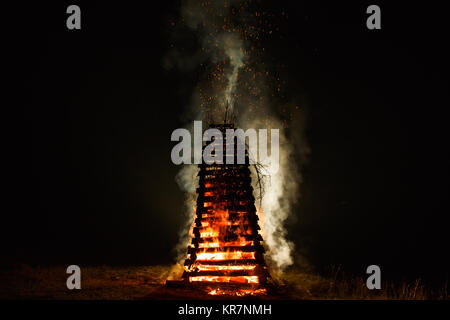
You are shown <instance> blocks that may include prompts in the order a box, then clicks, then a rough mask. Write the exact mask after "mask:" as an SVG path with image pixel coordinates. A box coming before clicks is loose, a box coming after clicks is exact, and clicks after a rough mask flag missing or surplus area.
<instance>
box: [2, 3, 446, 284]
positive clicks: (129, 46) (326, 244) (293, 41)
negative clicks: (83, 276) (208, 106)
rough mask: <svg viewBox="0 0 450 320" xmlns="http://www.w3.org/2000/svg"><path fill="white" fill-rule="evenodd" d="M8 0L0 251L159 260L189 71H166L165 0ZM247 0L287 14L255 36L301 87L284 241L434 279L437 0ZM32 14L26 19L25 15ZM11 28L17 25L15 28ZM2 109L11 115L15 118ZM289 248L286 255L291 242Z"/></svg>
mask: <svg viewBox="0 0 450 320" xmlns="http://www.w3.org/2000/svg"><path fill="white" fill-rule="evenodd" d="M69 4H72V3H64V2H62V3H59V4H34V5H33V6H29V5H25V4H24V5H23V7H22V8H20V9H17V11H16V12H15V13H17V14H18V15H17V16H18V17H17V18H16V19H15V24H14V25H12V28H11V30H12V33H14V32H19V31H24V33H23V34H22V35H21V36H20V37H19V36H18V37H17V39H16V40H17V42H20V47H19V46H18V47H17V48H20V50H19V51H18V54H17V55H16V57H15V59H13V60H11V64H13V66H17V67H18V71H17V72H18V76H19V83H18V88H19V94H18V95H17V96H16V99H15V101H16V102H19V103H18V107H17V110H18V111H19V112H18V113H19V115H18V116H17V117H16V118H15V119H18V121H17V122H18V123H17V125H16V124H14V130H13V131H11V132H12V133H11V134H10V135H9V136H10V137H11V139H9V141H10V143H11V146H12V151H11V152H10V153H9V155H10V157H9V158H11V159H12V162H13V165H12V166H10V167H6V168H5V171H6V175H8V177H9V176H12V179H8V180H7V181H8V189H9V190H10V191H12V196H11V197H8V198H9V199H8V200H7V201H6V203H7V204H10V205H11V206H10V209H7V210H5V212H4V215H5V216H6V220H5V221H4V224H2V227H3V228H2V229H3V230H4V232H3V233H2V235H3V236H4V237H5V239H4V241H2V245H3V246H4V248H3V249H2V255H3V256H4V257H2V261H3V262H6V263H18V262H24V263H29V264H33V265H36V264H41V265H46V264H63V265H69V264H78V265H87V264H90V265H96V264H112V265H119V264H120V265H133V264H158V263H167V264H168V263H171V262H173V251H172V249H173V248H174V246H175V245H176V243H177V241H178V232H179V230H180V228H181V226H182V224H183V221H184V216H183V199H184V196H183V194H182V192H181V191H180V190H179V188H178V186H177V185H176V183H175V175H176V173H177V171H178V169H179V168H178V167H177V166H175V165H173V164H172V163H171V161H170V150H171V148H172V146H173V144H172V143H171V142H170V134H171V132H172V131H173V130H174V129H176V128H178V127H180V126H181V122H180V114H181V113H182V112H183V110H184V108H185V106H186V105H187V104H188V102H189V98H190V95H191V92H192V88H193V87H194V86H195V80H196V77H197V75H195V74H193V75H189V74H179V73H175V72H169V71H166V70H165V69H164V68H163V67H162V60H163V58H164V55H165V54H166V52H167V50H168V46H169V42H168V40H167V39H168V31H167V21H168V19H170V18H171V17H173V16H174V15H176V14H177V12H178V6H179V3H178V2H175V3H170V2H160V3H157V2H147V3H146V4H144V3H130V2H122V3H114V4H112V3H109V2H104V3H96V4H93V3H85V2H81V3H79V4H80V7H81V10H82V29H81V30H80V31H69V30H67V29H66V26H65V23H66V21H65V20H66V17H67V15H66V14H65V10H66V8H67V6H68V5H69ZM369 4H372V3H364V2H362V3H359V4H357V3H356V2H355V3H353V2H352V3H351V2H345V3H344V2H343V1H333V2H331V1H330V3H328V2H322V1H272V2H270V1H263V5H264V6H267V8H268V9H270V10H273V11H275V12H280V11H281V10H285V11H286V12H287V13H288V14H289V21H288V22H287V25H285V26H284V27H283V29H282V32H284V36H285V38H284V40H282V41H281V40H280V41H277V43H276V45H274V46H273V48H270V47H269V48H268V50H271V49H272V52H273V55H274V57H275V59H278V60H280V61H283V62H284V63H285V64H287V65H288V66H289V70H290V73H289V75H287V77H288V79H287V80H288V82H289V81H291V83H301V86H302V88H303V89H304V90H305V91H306V92H307V94H308V101H309V104H310V105H309V109H308V110H309V111H308V130H307V132H306V134H307V139H308V142H309V144H310V147H311V150H312V153H311V156H310V159H309V164H308V166H307V167H305V169H304V170H303V175H304V182H303V184H302V186H301V190H302V197H301V201H300V202H299V205H298V206H297V207H296V208H295V212H294V213H293V218H292V219H291V220H290V221H289V227H288V229H289V238H290V239H291V240H292V241H294V242H295V243H296V245H297V248H298V252H300V251H301V252H303V254H305V255H306V257H307V258H308V261H309V263H310V264H311V265H312V266H313V267H314V268H316V269H317V270H323V269H324V268H326V267H327V266H329V265H332V264H341V265H342V266H343V269H344V270H346V271H347V272H350V273H354V274H364V273H365V268H366V267H367V266H368V265H370V264H378V265H380V266H381V268H382V271H383V274H384V275H385V276H386V277H388V278H389V277H390V278H394V279H400V278H402V277H425V278H426V279H429V280H436V281H438V282H441V283H442V281H443V279H445V277H446V276H447V274H448V270H450V268H449V267H450V263H449V258H448V239H447V238H448V235H447V232H448V218H447V215H448V212H449V210H448V202H447V199H448V180H447V178H448V153H447V148H448V143H447V122H448V120H447V116H446V110H447V108H448V88H449V86H448V74H447V73H445V72H444V65H443V64H442V62H443V61H444V60H445V59H444V58H446V54H445V50H444V48H445V42H446V41H447V38H448V33H447V32H446V31H445V30H444V26H445V19H444V16H443V12H444V10H443V8H441V7H440V6H439V5H437V4H434V5H433V4H428V3H427V4H426V5H425V4H423V5H422V6H414V5H412V4H410V3H409V2H402V3H401V2H396V5H394V4H384V3H378V4H379V5H380V7H381V11H382V30H375V31H371V30H368V29H367V28H366V26H365V20H366V17H367V14H366V13H365V9H366V8H367V5H369ZM30 23H31V25H30ZM14 26H16V27H17V26H18V27H17V28H16V27H14ZM14 123H15V122H14ZM298 256H299V255H298Z"/></svg>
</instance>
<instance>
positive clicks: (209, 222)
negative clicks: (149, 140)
mask: <svg viewBox="0 0 450 320" xmlns="http://www.w3.org/2000/svg"><path fill="white" fill-rule="evenodd" d="M210 127H211V128H216V129H219V130H220V131H221V132H222V133H223V136H224V137H225V136H226V135H225V131H226V130H227V129H234V127H233V125H232V124H227V123H225V124H215V125H210ZM224 139H225V141H223V142H224V143H223V144H222V147H223V154H226V149H227V148H226V147H227V144H230V143H233V144H235V146H236V143H237V141H236V139H234V141H226V138H224ZM233 150H234V154H231V155H230V154H226V156H227V157H234V158H235V161H234V163H237V161H236V157H237V152H236V150H237V148H236V147H235V148H233ZM199 168H200V171H199V174H198V176H199V187H198V188H197V193H198V197H197V209H196V218H195V221H194V228H193V232H192V234H193V237H192V239H191V242H190V244H189V245H188V248H187V259H186V260H185V262H184V268H185V270H184V273H183V276H182V278H183V283H184V284H191V285H205V284H212V283H213V284H217V285H220V286H224V287H227V288H229V286H230V285H231V286H233V285H238V286H243V285H244V286H245V285H249V286H252V288H254V289H255V290H256V289H257V288H258V287H264V285H265V284H266V283H267V280H268V278H269V273H268V270H267V266H266V264H265V261H264V247H263V246H262V244H261V242H262V240H263V239H262V237H261V235H260V234H259V231H258V230H260V227H259V225H258V215H257V213H256V207H255V198H254V197H253V187H252V186H251V176H250V169H249V159H248V152H246V154H245V164H211V165H208V164H200V165H199ZM176 283H179V284H181V281H179V282H174V281H167V282H166V284H167V285H174V284H176ZM224 287H222V288H224ZM214 291H215V292H216V291H217V286H216V289H214Z"/></svg>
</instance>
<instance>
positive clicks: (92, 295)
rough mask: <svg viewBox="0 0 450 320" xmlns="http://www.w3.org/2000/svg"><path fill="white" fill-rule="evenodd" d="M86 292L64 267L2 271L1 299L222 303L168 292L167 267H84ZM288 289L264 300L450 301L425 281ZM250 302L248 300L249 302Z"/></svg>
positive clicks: (320, 281) (328, 281)
mask: <svg viewBox="0 0 450 320" xmlns="http://www.w3.org/2000/svg"><path fill="white" fill-rule="evenodd" d="M81 269H82V276H81V277H82V280H81V283H82V289H81V290H68V289H67V288H66V279H67V276H68V275H67V274H66V269H65V267H30V266H27V265H21V266H17V267H15V268H12V269H9V270H2V272H1V275H0V283H1V285H0V299H58V300H61V299H62V300H66V299H81V300H91V299H102V300H103V299H107V300H129V299H180V300H181V299H223V298H226V297H223V296H220V297H211V296H208V295H205V294H204V293H203V292H199V291H192V290H189V289H174V288H166V287H164V281H165V279H166V277H167V275H168V274H169V271H170V267H168V266H147V267H108V266H99V267H83V266H81ZM283 282H284V285H281V286H279V287H278V288H277V289H276V290H275V291H274V292H273V293H271V294H269V295H266V296H261V297H260V298H262V299H333V300H334V299H389V300H390V299H398V300H411V299H413V300H414V299H419V300H426V299H448V284H447V283H446V284H444V285H443V286H442V288H440V289H438V290H433V289H430V288H427V287H426V286H425V285H424V283H423V282H422V281H420V280H416V281H414V282H411V283H406V282H403V283H400V284H394V283H388V282H384V283H383V285H382V289H381V290H368V289H367V287H366V285H365V279H363V278H355V277H344V276H342V274H339V277H338V272H336V273H335V275H333V274H332V275H331V276H330V277H327V278H324V277H321V276H319V275H316V274H311V273H302V272H298V271H290V272H288V273H286V274H285V275H284V277H283ZM247 298H248V297H247Z"/></svg>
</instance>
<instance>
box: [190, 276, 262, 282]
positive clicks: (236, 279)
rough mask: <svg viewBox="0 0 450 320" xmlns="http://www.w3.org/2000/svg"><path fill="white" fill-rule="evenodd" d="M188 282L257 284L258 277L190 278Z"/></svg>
mask: <svg viewBox="0 0 450 320" xmlns="http://www.w3.org/2000/svg"><path fill="white" fill-rule="evenodd" d="M189 281H191V282H192V281H194V282H195V281H209V282H227V283H255V284H258V283H259V279H258V276H240V277H225V276H199V277H190V278H189Z"/></svg>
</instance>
